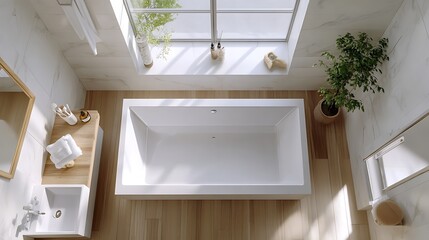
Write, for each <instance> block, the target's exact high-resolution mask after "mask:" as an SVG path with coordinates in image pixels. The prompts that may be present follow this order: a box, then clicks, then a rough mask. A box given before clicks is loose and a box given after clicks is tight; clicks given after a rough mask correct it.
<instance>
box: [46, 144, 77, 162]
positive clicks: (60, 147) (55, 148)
mask: <svg viewBox="0 0 429 240" xmlns="http://www.w3.org/2000/svg"><path fill="white" fill-rule="evenodd" d="M46 150H47V151H48V152H49V153H50V154H51V157H52V158H54V159H56V160H58V161H59V160H62V159H64V158H66V157H68V156H70V154H71V153H72V150H71V149H70V147H69V144H68V143H67V141H66V140H65V139H63V138H60V139H58V141H56V142H55V143H53V144H51V145H48V146H47V147H46Z"/></svg>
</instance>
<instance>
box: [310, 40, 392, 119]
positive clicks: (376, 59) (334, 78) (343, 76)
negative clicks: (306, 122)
mask: <svg viewBox="0 0 429 240" xmlns="http://www.w3.org/2000/svg"><path fill="white" fill-rule="evenodd" d="M387 43H388V39H387V38H382V39H380V40H379V41H378V44H377V45H376V46H374V45H373V44H372V38H371V37H369V36H368V35H367V34H366V33H359V34H358V35H357V37H354V36H353V35H352V34H350V33H347V34H345V35H344V36H340V37H339V38H338V39H337V40H336V45H337V49H338V50H339V52H340V53H339V55H338V56H335V55H333V54H332V53H330V52H323V53H322V56H323V57H325V58H326V60H325V61H323V60H321V61H320V62H319V64H316V65H318V66H321V67H323V68H324V69H325V73H326V74H327V79H326V81H327V83H328V84H329V87H321V88H320V89H319V91H318V92H319V93H320V96H321V97H322V100H320V102H319V103H318V104H317V106H316V108H315V109H314V117H315V119H316V120H317V121H318V122H322V123H325V124H328V123H331V122H333V121H334V120H335V119H336V117H337V116H338V115H339V113H340V109H341V107H344V108H345V109H346V110H347V111H349V112H350V111H354V110H355V109H359V110H361V111H364V110H365V109H364V106H363V103H362V100H359V99H356V98H355V94H354V92H355V91H356V90H358V89H360V90H362V91H363V92H367V91H370V92H372V93H376V92H384V89H383V88H382V87H381V86H380V85H379V84H378V82H377V80H378V79H377V77H376V73H382V71H381V69H380V64H381V63H382V62H383V61H385V60H389V57H388V56H387V54H386V48H387Z"/></svg>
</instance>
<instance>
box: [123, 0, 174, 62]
mask: <svg viewBox="0 0 429 240" xmlns="http://www.w3.org/2000/svg"><path fill="white" fill-rule="evenodd" d="M131 2H132V5H133V6H134V7H137V8H143V9H173V8H181V6H180V5H179V4H178V3H177V0H162V1H159V0H131ZM176 15H177V14H175V13H171V12H162V13H159V12H141V13H136V14H135V16H134V25H135V34H136V39H137V44H138V45H139V48H140V51H141V54H142V57H143V61H144V63H145V66H147V67H151V66H152V57H151V54H150V49H149V44H150V45H153V46H159V45H160V44H161V43H162V46H161V50H160V53H159V55H158V58H163V59H166V56H167V55H168V53H169V50H170V40H171V35H172V33H171V30H169V29H166V28H165V25H166V24H167V23H169V22H172V21H174V20H175V17H176Z"/></svg>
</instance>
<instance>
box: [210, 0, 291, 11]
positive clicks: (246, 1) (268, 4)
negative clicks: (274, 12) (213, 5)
mask: <svg viewBox="0 0 429 240" xmlns="http://www.w3.org/2000/svg"><path fill="white" fill-rule="evenodd" d="M295 2H296V0H263V1H262V0H235V1H231V0H217V9H218V10H220V9H231V8H233V9H249V8H250V9H252V8H254V9H268V8H272V9H279V8H293V7H294V6H295Z"/></svg>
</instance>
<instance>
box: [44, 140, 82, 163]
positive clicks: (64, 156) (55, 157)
mask: <svg viewBox="0 0 429 240" xmlns="http://www.w3.org/2000/svg"><path fill="white" fill-rule="evenodd" d="M46 150H47V151H48V152H49V153H50V154H51V157H50V158H51V161H52V162H53V163H54V164H55V167H56V168H57V169H60V168H63V167H64V165H66V164H67V163H69V162H70V161H73V160H75V159H76V158H78V157H79V156H81V155H82V150H81V149H80V148H79V147H78V146H77V144H76V142H75V141H74V139H73V138H72V136H71V135H70V134H67V135H65V136H63V137H61V138H60V139H58V140H57V141H56V142H55V143H53V144H51V145H49V146H47V147H46Z"/></svg>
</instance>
